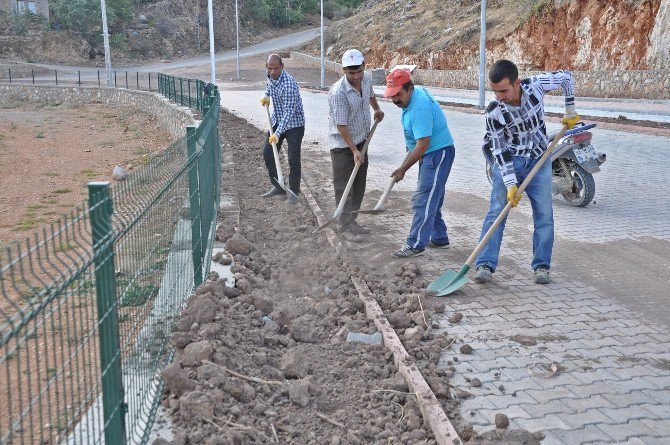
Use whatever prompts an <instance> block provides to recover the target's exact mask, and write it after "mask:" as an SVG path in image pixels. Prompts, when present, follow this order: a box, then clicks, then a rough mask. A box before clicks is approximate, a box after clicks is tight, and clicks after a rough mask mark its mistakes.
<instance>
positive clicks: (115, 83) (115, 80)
mask: <svg viewBox="0 0 670 445" xmlns="http://www.w3.org/2000/svg"><path fill="white" fill-rule="evenodd" d="M114 88H116V71H114Z"/></svg>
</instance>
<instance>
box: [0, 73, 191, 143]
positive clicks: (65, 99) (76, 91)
mask: <svg viewBox="0 0 670 445" xmlns="http://www.w3.org/2000/svg"><path fill="white" fill-rule="evenodd" d="M18 101H21V102H25V101H29V102H38V103H43V104H54V103H71V104H87V103H103V104H110V105H121V106H127V107H134V108H139V109H142V110H144V111H146V112H147V113H149V114H150V115H152V116H154V117H156V119H158V121H159V123H160V125H161V126H162V127H163V128H165V130H167V131H168V132H170V134H171V135H172V136H174V137H175V139H177V138H180V137H182V136H184V135H185V134H186V126H188V125H197V122H196V120H195V118H194V116H193V113H192V112H191V110H189V109H188V108H186V107H181V106H178V105H176V104H173V103H171V102H170V101H169V100H167V99H165V98H164V97H163V96H161V95H159V94H158V93H149V92H146V91H135V90H124V89H121V88H98V87H64V86H46V85H10V84H0V103H8V102H18Z"/></svg>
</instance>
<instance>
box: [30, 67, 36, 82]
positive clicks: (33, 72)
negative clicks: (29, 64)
mask: <svg viewBox="0 0 670 445" xmlns="http://www.w3.org/2000/svg"><path fill="white" fill-rule="evenodd" d="M30 74H31V75H32V76H33V85H35V70H34V69H33V68H31V69H30Z"/></svg>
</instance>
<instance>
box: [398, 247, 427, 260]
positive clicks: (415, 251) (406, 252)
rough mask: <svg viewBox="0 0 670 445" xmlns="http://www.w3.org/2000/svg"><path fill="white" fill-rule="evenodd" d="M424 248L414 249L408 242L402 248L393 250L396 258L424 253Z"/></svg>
mask: <svg viewBox="0 0 670 445" xmlns="http://www.w3.org/2000/svg"><path fill="white" fill-rule="evenodd" d="M423 251H424V249H413V248H411V247H409V246H408V245H407V244H404V245H403V246H402V247H401V248H400V250H398V251H397V252H393V256H394V257H396V258H411V257H414V256H419V255H423Z"/></svg>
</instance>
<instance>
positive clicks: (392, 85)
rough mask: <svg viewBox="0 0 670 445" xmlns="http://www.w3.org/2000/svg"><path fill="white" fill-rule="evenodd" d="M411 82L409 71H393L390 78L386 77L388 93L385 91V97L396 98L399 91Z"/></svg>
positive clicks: (389, 75)
mask: <svg viewBox="0 0 670 445" xmlns="http://www.w3.org/2000/svg"><path fill="white" fill-rule="evenodd" d="M409 81H410V78H409V71H407V70H404V69H402V68H398V69H395V70H393V71H391V72H390V73H389V74H388V76H386V91H384V97H391V96H395V95H396V94H398V91H400V89H401V88H402V86H403V85H404V84H406V83H407V82H409Z"/></svg>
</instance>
